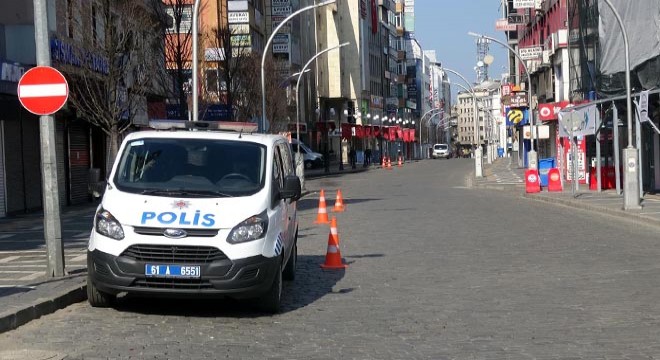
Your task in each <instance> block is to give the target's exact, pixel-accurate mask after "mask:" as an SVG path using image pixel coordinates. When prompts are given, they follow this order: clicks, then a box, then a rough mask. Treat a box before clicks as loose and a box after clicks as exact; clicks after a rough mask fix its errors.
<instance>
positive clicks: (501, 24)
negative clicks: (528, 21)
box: [495, 19, 516, 31]
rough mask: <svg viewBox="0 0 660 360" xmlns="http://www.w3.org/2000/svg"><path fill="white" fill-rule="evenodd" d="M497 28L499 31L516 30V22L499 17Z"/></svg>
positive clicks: (496, 23)
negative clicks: (511, 22)
mask: <svg viewBox="0 0 660 360" xmlns="http://www.w3.org/2000/svg"><path fill="white" fill-rule="evenodd" d="M495 30H497V31H516V25H515V24H509V22H508V21H507V20H506V19H498V20H496V21H495Z"/></svg>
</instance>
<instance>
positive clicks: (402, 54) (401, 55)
mask: <svg viewBox="0 0 660 360" xmlns="http://www.w3.org/2000/svg"><path fill="white" fill-rule="evenodd" d="M405 59H406V52H405V51H404V50H399V51H397V52H396V60H397V61H402V60H405Z"/></svg>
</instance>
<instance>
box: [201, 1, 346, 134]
mask: <svg viewBox="0 0 660 360" xmlns="http://www.w3.org/2000/svg"><path fill="white" fill-rule="evenodd" d="M196 1H199V0H196ZM336 1H337V0H326V1H322V2H320V3H318V4H314V5H309V6H306V7H304V8H302V9H300V10H298V11H295V12H294V13H293V14H291V15H289V16H287V17H286V18H285V19H284V20H282V22H281V23H280V24H279V25H278V26H277V27H276V28H275V30H273V33H272V34H271V35H270V37H269V38H268V41H266V45H265V46H264V52H263V54H262V56H261V124H260V128H261V129H260V130H261V132H263V133H265V132H266V74H265V70H264V63H265V62H266V55H267V54H268V48H269V47H270V43H271V42H272V41H273V38H274V37H275V35H276V34H277V32H278V31H280V29H281V28H282V26H284V25H285V24H286V23H287V22H288V21H289V20H291V19H292V18H294V17H295V16H297V15H298V14H300V13H303V12H305V11H308V10H312V9H316V8H317V7H321V6H325V5H330V4H333V3H335V2H336Z"/></svg>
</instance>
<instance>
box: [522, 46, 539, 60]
mask: <svg viewBox="0 0 660 360" xmlns="http://www.w3.org/2000/svg"><path fill="white" fill-rule="evenodd" d="M518 55H520V58H521V59H523V60H536V59H540V58H541V56H542V55H543V48H542V47H540V46H534V47H527V48H519V49H518Z"/></svg>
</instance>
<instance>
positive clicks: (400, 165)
mask: <svg viewBox="0 0 660 360" xmlns="http://www.w3.org/2000/svg"><path fill="white" fill-rule="evenodd" d="M398 166H399V167H402V166H403V164H402V163H401V156H400V155H399V164H398Z"/></svg>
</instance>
